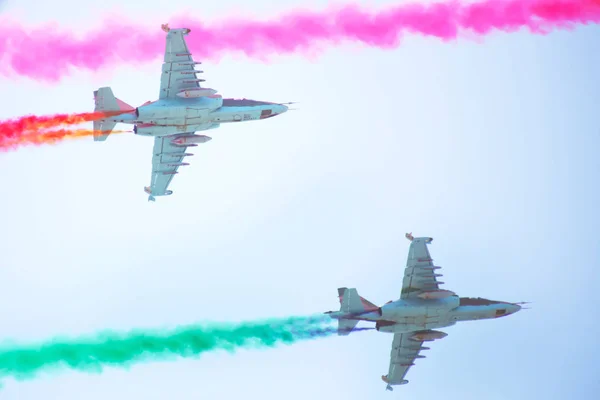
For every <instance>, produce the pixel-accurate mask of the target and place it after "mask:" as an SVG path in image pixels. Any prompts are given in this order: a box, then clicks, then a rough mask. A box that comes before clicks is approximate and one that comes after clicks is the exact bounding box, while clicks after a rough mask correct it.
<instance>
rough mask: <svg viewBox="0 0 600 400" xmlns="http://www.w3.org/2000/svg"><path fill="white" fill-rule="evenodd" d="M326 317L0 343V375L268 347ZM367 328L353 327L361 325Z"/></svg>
mask: <svg viewBox="0 0 600 400" xmlns="http://www.w3.org/2000/svg"><path fill="white" fill-rule="evenodd" d="M330 321H331V320H330V319H329V317H324V316H322V315H320V316H317V317H292V318H285V319H269V320H262V321H256V322H242V323H237V324H232V323H206V324H198V325H189V326H182V327H178V328H175V329H172V330H135V331H130V332H126V333H118V332H111V331H109V332H103V333H98V334H95V335H92V336H90V337H80V338H72V339H64V338H55V339H52V340H49V341H46V342H43V343H39V344H36V345H14V344H12V345H10V346H7V345H5V346H0V378H5V377H13V378H16V379H19V380H22V379H32V378H34V377H36V376H37V375H38V374H39V373H40V372H42V371H49V370H54V369H58V368H70V369H73V370H78V371H84V372H96V373H99V372H102V368H103V367H105V366H112V367H129V366H130V365H132V364H134V363H140V362H150V361H161V360H172V359H176V358H178V357H186V358H193V357H198V356H199V355H200V354H201V353H204V352H207V351H215V350H226V351H230V352H233V351H235V350H236V349H239V348H268V347H274V346H276V345H278V344H293V343H295V342H298V341H301V340H307V339H312V338H318V337H325V336H330V335H332V334H335V333H337V329H335V328H333V327H332V326H331V325H330ZM365 329H370V328H358V329H356V328H355V329H354V330H365Z"/></svg>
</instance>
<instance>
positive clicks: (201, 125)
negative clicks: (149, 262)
mask: <svg viewBox="0 0 600 400" xmlns="http://www.w3.org/2000/svg"><path fill="white" fill-rule="evenodd" d="M162 29H163V30H164V31H165V32H166V33H167V40H166V48H165V55H164V63H163V65H162V73H161V78H160V94H159V98H158V100H156V101H153V102H147V103H144V104H142V105H141V106H139V107H132V106H130V105H128V104H127V103H125V102H123V101H121V100H119V99H117V98H116V97H115V96H114V94H113V92H112V90H111V88H109V87H103V88H100V89H98V90H97V91H95V92H94V101H95V109H94V111H102V112H108V111H111V112H112V111H122V113H121V114H119V115H116V116H111V117H109V118H106V119H101V120H97V121H94V140H95V141H104V140H106V138H107V137H108V136H109V134H110V132H111V131H112V130H113V129H114V127H115V125H116V124H117V123H124V124H133V125H134V127H133V131H134V133H135V134H137V135H141V136H151V137H154V151H153V155H152V175H151V180H150V185H149V186H146V187H145V188H144V191H145V192H146V193H148V195H149V197H148V200H149V201H154V200H155V196H167V195H170V194H172V193H173V191H172V190H168V187H169V185H170V184H171V181H172V179H173V176H174V175H175V174H177V173H178V169H179V167H182V166H186V165H189V164H188V163H185V162H183V160H184V158H185V157H188V156H191V155H192V154H190V153H188V152H187V149H188V148H189V147H194V146H198V144H200V143H206V142H208V141H209V140H211V137H209V136H206V135H197V134H195V132H198V131H206V130H209V129H216V128H218V127H219V126H220V125H221V124H222V123H227V122H242V121H254V120H262V119H267V118H271V117H274V116H276V115H280V114H283V113H284V112H286V111H287V110H288V107H287V105H286V104H289V103H272V102H267V101H257V100H248V99H231V98H229V99H227V98H226V99H223V97H222V96H221V95H219V94H217V91H216V90H214V89H211V88H207V87H202V86H201V85H200V82H204V79H199V78H198V74H200V73H202V72H203V71H199V70H196V66H197V65H198V64H200V62H197V61H194V59H193V58H192V54H191V53H190V51H189V49H188V46H187V43H186V41H185V35H187V34H189V33H190V29H186V28H183V29H171V28H169V26H168V24H164V25H162Z"/></svg>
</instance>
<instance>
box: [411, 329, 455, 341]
mask: <svg viewBox="0 0 600 400" xmlns="http://www.w3.org/2000/svg"><path fill="white" fill-rule="evenodd" d="M446 336H448V334H447V333H445V332H442V331H434V330H428V331H419V332H415V333H413V334H412V335H411V336H410V339H411V340H415V341H417V342H432V341H434V340H438V339H443V338H445V337H446Z"/></svg>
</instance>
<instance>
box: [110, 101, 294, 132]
mask: <svg viewBox="0 0 600 400" xmlns="http://www.w3.org/2000/svg"><path fill="white" fill-rule="evenodd" d="M287 110H288V107H287V106H285V105H283V104H278V103H271V102H266V101H257V100H248V99H223V98H221V96H219V95H213V96H205V97H198V98H182V99H163V100H157V101H155V102H149V103H146V104H144V105H142V106H139V107H137V108H136V109H135V110H133V111H130V112H126V113H124V114H120V115H117V116H114V117H110V118H107V119H108V120H111V121H114V122H118V123H125V124H134V125H135V127H134V132H135V133H136V134H138V135H142V136H166V135H173V134H177V133H185V132H195V131H203V130H207V129H214V128H218V127H219V125H220V124H222V123H227V122H242V121H253V120H260V119H266V118H270V117H274V116H276V115H279V114H282V113H284V112H286V111H287Z"/></svg>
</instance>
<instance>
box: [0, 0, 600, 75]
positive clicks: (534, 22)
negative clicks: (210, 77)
mask: <svg viewBox="0 0 600 400" xmlns="http://www.w3.org/2000/svg"><path fill="white" fill-rule="evenodd" d="M599 21H600V0H487V1H481V2H478V3H471V4H461V3H460V2H458V1H451V2H446V3H438V4H432V5H422V4H404V5H398V6H393V7H389V8H387V9H384V10H381V11H377V12H368V11H365V10H363V9H361V8H359V7H358V6H355V5H347V6H343V7H338V8H335V9H329V10H326V11H314V12H310V11H291V12H288V13H287V14H284V15H281V16H280V17H278V18H274V19H272V20H270V21H252V20H239V19H238V20H234V19H231V20H223V21H220V22H217V23H212V24H210V25H205V24H203V23H201V22H199V21H197V20H193V19H190V18H188V17H183V18H178V19H177V21H174V20H171V21H170V22H171V26H172V27H187V28H191V29H192V31H193V32H192V34H191V35H190V36H188V44H189V46H190V48H191V50H192V51H193V52H194V53H195V54H194V55H195V57H196V59H197V60H199V59H205V58H208V59H215V58H219V57H220V56H221V55H223V54H225V53H231V52H241V53H244V54H246V55H247V56H250V57H256V58H260V59H265V58H266V57H268V56H270V55H273V54H282V53H298V52H306V51H310V50H315V49H318V48H321V47H323V45H335V44H338V43H340V42H360V43H363V44H366V45H369V46H373V47H379V48H394V47H396V46H398V44H399V42H400V38H401V35H403V34H405V33H412V34H417V35H422V36H433V37H436V38H439V39H441V40H444V41H448V40H452V39H455V38H457V37H458V36H459V34H460V33H461V32H468V31H471V32H474V33H476V34H477V35H485V34H489V33H490V32H492V31H495V30H496V31H504V32H513V31H517V30H519V29H522V28H527V29H529V30H530V31H531V32H533V33H537V34H545V33H548V32H549V31H551V30H552V29H569V28H572V27H573V25H575V24H589V23H598V22H599ZM163 51H164V32H162V31H161V30H160V29H158V27H146V28H142V27H139V26H138V27H136V26H135V25H134V24H127V23H120V24H119V23H115V22H114V21H107V22H106V23H105V24H104V26H103V27H102V28H101V29H100V30H99V31H95V32H89V33H88V34H87V35H86V36H84V37H82V38H78V37H76V36H75V35H74V34H73V33H72V32H66V31H63V32H58V31H56V30H55V29H53V28H50V27H39V28H36V29H26V28H24V27H22V26H20V25H18V24H14V23H11V22H4V23H1V24H0V59H2V60H3V61H4V63H5V64H6V65H8V66H10V68H12V70H13V71H14V72H16V73H17V74H20V75H23V76H28V77H31V78H36V79H43V80H50V81H56V80H58V79H60V78H61V77H62V76H64V75H66V74H67V73H68V68H69V67H71V66H73V67H78V68H83V69H88V70H97V69H100V68H102V67H105V66H112V65H116V64H119V63H122V62H123V61H124V60H125V61H126V62H127V61H129V62H131V63H140V62H146V61H151V60H155V59H157V58H159V57H160V56H162V54H163ZM2 72H4V73H8V72H9V71H6V70H4V71H2Z"/></svg>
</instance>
